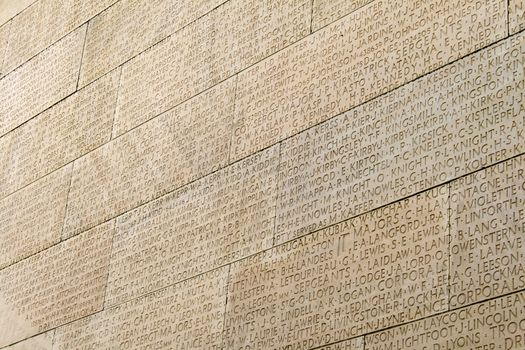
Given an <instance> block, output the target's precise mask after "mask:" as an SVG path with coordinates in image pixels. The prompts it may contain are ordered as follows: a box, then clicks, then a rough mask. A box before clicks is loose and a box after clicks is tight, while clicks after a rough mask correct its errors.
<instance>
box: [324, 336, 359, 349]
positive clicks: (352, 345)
mask: <svg viewBox="0 0 525 350" xmlns="http://www.w3.org/2000/svg"><path fill="white" fill-rule="evenodd" d="M318 349H319V350H364V349H365V342H364V337H359V338H354V339H351V340H347V341H343V342H340V343H335V344H331V345H327V346H323V347H322V348H318Z"/></svg>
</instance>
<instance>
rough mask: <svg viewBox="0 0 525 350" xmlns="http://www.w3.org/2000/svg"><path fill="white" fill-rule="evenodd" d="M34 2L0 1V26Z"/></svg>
mask: <svg viewBox="0 0 525 350" xmlns="http://www.w3.org/2000/svg"><path fill="white" fill-rule="evenodd" d="M35 1H36V0H16V1H13V0H0V25H2V24H4V23H6V22H7V21H9V20H10V19H11V18H13V17H15V16H16V15H17V14H19V13H20V12H22V11H23V10H25V9H26V8H27V7H28V6H29V5H31V4H32V3H34V2H35Z"/></svg>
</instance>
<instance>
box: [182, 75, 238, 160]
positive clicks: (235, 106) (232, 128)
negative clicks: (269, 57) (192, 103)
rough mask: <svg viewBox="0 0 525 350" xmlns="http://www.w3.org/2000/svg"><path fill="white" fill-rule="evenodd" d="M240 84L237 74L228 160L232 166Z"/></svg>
mask: <svg viewBox="0 0 525 350" xmlns="http://www.w3.org/2000/svg"><path fill="white" fill-rule="evenodd" d="M219 84H220V83H219ZM238 84H239V73H236V74H235V88H234V89H233V110H232V118H231V124H230V125H231V128H230V144H229V145H228V159H227V163H226V164H230V163H231V160H232V144H233V134H234V132H235V124H236V122H237V118H236V115H235V110H236V109H237V85H238ZM210 89H211V88H210ZM188 101H189V100H188ZM183 103H184V102H183Z"/></svg>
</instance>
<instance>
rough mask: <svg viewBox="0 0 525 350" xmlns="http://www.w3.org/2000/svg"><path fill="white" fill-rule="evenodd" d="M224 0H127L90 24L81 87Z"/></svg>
mask: <svg viewBox="0 0 525 350" xmlns="http://www.w3.org/2000/svg"><path fill="white" fill-rule="evenodd" d="M223 2H224V0H205V1H193V0H184V1H180V0H153V1H152V0H123V1H119V2H118V3H116V4H115V5H114V6H111V7H110V8H109V9H108V10H107V11H104V12H103V13H101V14H100V15H99V16H97V17H95V18H94V19H93V20H92V21H91V22H90V23H89V30H88V34H87V38H86V48H85V51H84V58H83V60H82V70H81V73H80V85H81V86H83V85H85V84H86V83H89V82H90V81H92V80H94V79H96V78H97V77H99V76H101V75H102V74H104V73H106V72H108V71H109V70H111V69H113V68H114V67H117V66H118V65H120V64H122V63H124V62H125V61H127V60H128V59H130V58H132V57H133V56H136V55H137V54H139V53H140V52H142V51H144V50H145V49H147V48H148V47H150V46H152V45H153V44H155V43H157V42H159V41H160V40H162V39H164V38H165V37H167V36H168V35H170V34H172V33H174V32H175V31H177V30H179V29H181V28H182V27H184V26H186V25H187V24H189V23H190V22H192V21H194V20H196V19H197V18H199V17H201V16H202V15H204V14H206V13H207V12H209V11H211V10H212V9H214V8H215V7H217V6H218V5H220V4H221V3H223Z"/></svg>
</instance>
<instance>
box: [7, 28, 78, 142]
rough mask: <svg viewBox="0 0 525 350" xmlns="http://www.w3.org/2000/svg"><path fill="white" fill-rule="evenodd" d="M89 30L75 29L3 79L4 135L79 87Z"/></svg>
mask: <svg viewBox="0 0 525 350" xmlns="http://www.w3.org/2000/svg"><path fill="white" fill-rule="evenodd" d="M85 33H86V26H83V27H81V28H79V29H77V30H75V31H74V32H73V33H71V34H69V35H68V36H66V37H65V38H63V39H61V40H60V41H59V42H57V43H56V44H54V45H53V46H50V47H49V48H47V49H46V50H45V51H43V52H42V53H40V54H39V55H37V56H36V57H34V58H32V59H31V60H30V61H28V62H26V63H25V64H24V65H23V66H22V67H20V68H18V69H17V70H15V71H13V72H11V73H10V74H8V75H6V76H4V77H3V78H2V79H0V136H2V135H4V134H5V133H7V132H8V131H11V130H12V129H14V128H16V127H17V126H19V125H20V124H22V123H24V122H26V121H27V120H29V119H30V118H32V117H34V116H35V115H37V114H38V113H40V112H42V111H43V110H44V109H46V108H48V107H50V106H51V105H52V104H54V103H56V102H58V101H60V100H61V99H62V98H64V97H66V96H67V95H69V94H71V93H73V92H74V91H75V89H76V85H77V80H78V70H79V68H80V59H81V57H82V47H83V46H84V35H85ZM6 62H7V60H5V61H4V67H5V64H6Z"/></svg>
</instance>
